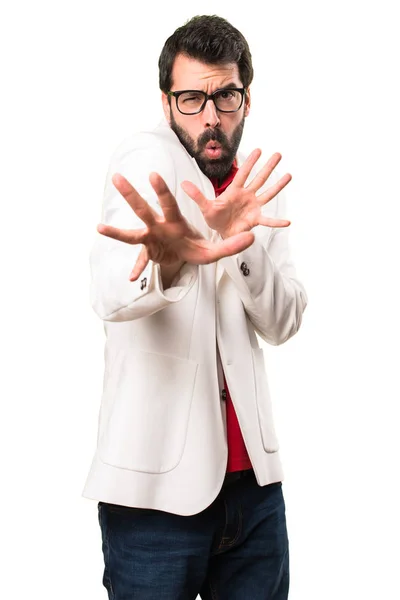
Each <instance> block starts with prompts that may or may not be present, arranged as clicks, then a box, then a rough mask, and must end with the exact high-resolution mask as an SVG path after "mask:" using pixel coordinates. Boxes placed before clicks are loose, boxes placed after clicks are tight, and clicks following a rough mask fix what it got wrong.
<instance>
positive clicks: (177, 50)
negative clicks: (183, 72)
mask: <svg viewBox="0 0 400 600" xmlns="http://www.w3.org/2000/svg"><path fill="white" fill-rule="evenodd" d="M178 54H184V55H185V56H188V57H189V58H194V59H196V60H199V61H201V62H203V63H206V64H210V65H216V64H223V63H236V64H237V65H238V69H239V74H240V79H241V80H242V84H243V86H244V87H245V88H247V87H248V86H249V85H250V83H251V82H252V79H253V65H252V62H251V54H250V50H249V45H248V43H247V41H246V39H245V38H244V36H243V35H242V34H241V33H240V31H238V30H237V29H236V28H235V27H233V25H231V24H230V23H228V21H226V20H225V19H223V18H222V17H217V16H216V15H212V16H211V15H203V16H197V17H193V18H192V19H190V21H187V23H185V25H182V27H178V29H177V30H176V31H175V32H174V33H173V34H172V35H171V36H170V37H169V38H168V39H167V41H166V42H165V44H164V48H163V49H162V51H161V54H160V58H159V60H158V68H159V82H160V89H161V90H162V91H163V92H165V93H167V92H169V91H170V89H171V86H172V67H173V64H174V60H175V58H176V56H177V55H178Z"/></svg>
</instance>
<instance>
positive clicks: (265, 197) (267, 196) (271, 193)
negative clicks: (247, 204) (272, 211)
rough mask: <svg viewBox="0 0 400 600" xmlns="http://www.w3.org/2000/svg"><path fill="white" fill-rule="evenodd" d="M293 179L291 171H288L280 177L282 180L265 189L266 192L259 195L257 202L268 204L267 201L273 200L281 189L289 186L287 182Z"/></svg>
mask: <svg viewBox="0 0 400 600" xmlns="http://www.w3.org/2000/svg"><path fill="white" fill-rule="evenodd" d="M291 180H292V176H291V174H290V173H286V175H284V176H283V177H281V178H280V180H279V181H278V182H277V183H275V184H274V185H271V187H270V188H268V189H267V190H265V192H263V193H262V194H260V195H259V196H257V202H258V203H259V204H260V205H263V204H267V202H269V201H270V200H272V198H275V196H276V195H277V194H279V192H280V191H281V190H283V188H284V187H286V186H287V184H288V183H289V182H290V181H291Z"/></svg>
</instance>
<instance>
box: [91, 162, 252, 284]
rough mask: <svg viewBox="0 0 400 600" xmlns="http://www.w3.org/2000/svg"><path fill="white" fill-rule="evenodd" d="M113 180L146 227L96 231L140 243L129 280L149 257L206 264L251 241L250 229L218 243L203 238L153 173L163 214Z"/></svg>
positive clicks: (166, 263)
mask: <svg viewBox="0 0 400 600" xmlns="http://www.w3.org/2000/svg"><path fill="white" fill-rule="evenodd" d="M113 183H114V185H115V187H116V188H117V190H118V191H119V192H120V193H121V194H122V196H123V197H124V198H125V200H126V201H127V202H128V204H129V205H130V207H131V208H132V210H133V211H134V212H135V213H136V215H137V216H138V217H139V218H140V219H141V220H142V221H143V222H144V224H145V225H146V227H145V228H143V229H135V230H126V229H119V228H117V227H112V226H110V225H103V224H101V225H99V226H98V227H97V230H98V231H99V233H101V234H103V235H106V236H108V237H111V238H114V239H116V240H120V241H121V242H126V243H128V244H143V248H142V250H141V252H140V254H139V257H138V259H137V261H136V265H135V266H134V269H133V271H132V273H131V276H130V279H131V280H132V281H135V280H136V279H138V277H139V276H140V275H141V273H142V272H143V271H144V269H145V267H146V265H147V264H148V262H149V261H150V260H152V261H154V262H156V263H159V264H161V265H164V266H170V265H173V264H176V263H179V262H188V263H192V264H198V265H202V264H208V263H212V262H216V261H217V260H219V259H220V258H223V257H224V256H231V255H233V254H237V253H238V252H241V251H242V250H245V249H246V248H248V247H249V246H250V245H251V244H252V243H253V241H254V234H252V233H250V232H247V233H240V234H238V235H234V236H232V237H230V238H229V239H227V240H224V241H223V242H222V243H214V242H210V241H209V240H206V239H205V238H204V237H203V236H202V235H201V233H200V232H199V231H197V230H196V229H195V228H194V227H193V226H192V225H190V223H188V222H187V221H186V219H185V218H184V217H183V215H182V213H181V212H180V210H179V207H178V204H177V202H176V200H175V198H174V196H173V195H172V194H171V192H170V190H169V189H168V186H167V184H166V183H165V181H164V180H163V179H162V178H161V177H160V175H158V174H157V173H152V174H151V175H150V183H151V185H152V187H153V189H154V191H155V192H156V194H157V196H158V199H159V203H160V206H161V209H162V212H163V216H161V215H159V214H158V213H157V212H156V211H155V210H154V209H153V208H151V206H149V204H148V203H147V202H146V201H145V200H144V199H143V198H142V197H141V196H140V194H138V192H137V191H136V190H135V189H134V188H133V187H132V185H131V184H130V183H129V181H127V180H126V179H125V178H124V177H123V176H122V175H120V174H115V175H114V176H113Z"/></svg>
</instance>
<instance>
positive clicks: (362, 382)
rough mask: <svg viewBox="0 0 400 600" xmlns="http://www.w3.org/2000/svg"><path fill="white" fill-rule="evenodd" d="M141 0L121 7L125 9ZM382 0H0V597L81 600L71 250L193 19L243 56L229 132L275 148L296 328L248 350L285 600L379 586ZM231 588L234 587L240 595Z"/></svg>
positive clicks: (94, 589) (391, 343)
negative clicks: (258, 362) (112, 162)
mask: <svg viewBox="0 0 400 600" xmlns="http://www.w3.org/2000/svg"><path fill="white" fill-rule="evenodd" d="M138 5H139V6H140V8H137V6H138ZM394 7H395V2H389V1H387V0H386V1H384V0H383V1H381V2H379V3H377V2H375V3H372V2H368V1H364V2H361V1H360V2H357V1H355V0H347V1H344V0H335V2H321V1H319V2H317V1H316V0H314V1H313V0H302V1H301V2H299V1H291V2H290V1H285V0H280V1H279V2H263V3H260V5H259V6H258V4H256V2H252V1H250V0H247V1H246V2H242V1H241V2H237V3H236V2H221V3H220V4H219V5H216V4H215V2H210V1H208V0H205V1H202V2H200V3H195V2H189V1H188V2H175V3H172V2H162V3H160V5H159V6H158V5H157V3H154V2H140V3H135V2H133V0H131V1H129V2H128V1H118V0H112V1H111V0H110V1H106V2H99V1H98V2H92V1H90V0H80V1H79V2H78V1H73V0H69V1H68V2H61V1H58V2H54V1H53V2H45V1H43V0H42V1H41V0H37V1H36V2H18V1H17V0H16V1H14V2H13V4H12V8H8V9H3V11H2V14H1V15H0V23H1V25H0V27H1V31H0V34H1V35H0V40H1V41H0V44H1V57H2V66H1V69H2V78H1V80H2V92H1V103H2V107H1V111H0V118H1V165H2V173H1V204H2V213H1V214H2V228H1V235H0V243H1V265H2V278H1V287H2V292H1V294H0V302H1V315H2V320H1V332H2V336H1V340H2V361H1V363H2V367H3V368H2V377H1V389H2V394H1V402H2V418H1V420H0V427H1V430H0V439H1V459H2V467H1V469H2V471H1V484H2V492H1V502H2V505H3V508H2V511H1V514H2V526H1V538H2V543H1V548H2V550H1V554H2V560H1V566H2V569H1V570H2V581H1V584H0V585H1V591H0V594H1V597H2V598H7V600H14V599H18V600H19V599H26V598H31V597H36V596H37V597H38V598H40V599H41V600H47V599H49V600H50V599H51V600H54V599H57V600H64V599H65V600H66V599H68V600H71V599H72V598H73V599H74V600H86V599H90V600H92V599H93V600H97V599H99V600H101V599H104V600H105V598H106V592H105V590H104V588H103V587H102V585H101V577H102V569H103V562H102V555H101V543H100V530H99V527H98V524H97V507H96V504H95V502H92V501H90V500H86V499H83V498H81V492H82V489H83V485H84V482H85V479H86V475H87V472H88V469H89V466H90V462H91V459H92V456H93V453H94V450H95V443H96V433H97V416H98V409H99V402H100V394H101V385H102V369H103V343H104V337H103V330H102V325H101V322H100V321H99V320H98V319H97V317H96V316H95V314H94V313H93V312H92V309H91V307H90V304H89V266H88V255H89V251H90V248H91V246H92V243H93V240H94V236H95V235H96V234H95V227H96V224H97V222H98V219H99V215H100V205H101V200H102V191H103V185H104V179H105V174H106V170H107V166H108V161H109V158H110V155H111V153H112V152H113V151H114V149H115V147H116V146H117V145H118V144H119V143H120V142H121V141H122V139H124V138H125V137H126V136H127V135H129V134H130V133H132V132H134V131H136V130H138V129H144V128H146V127H153V126H154V125H156V124H157V122H158V120H159V118H160V116H161V107H160V93H159V90H158V69H157V60H158V56H159V53H160V51H161V48H162V45H163V43H164V41H165V39H166V38H167V37H168V36H169V35H170V34H171V33H172V32H173V31H174V29H175V28H176V27H178V26H180V25H182V24H183V23H184V22H185V20H186V19H187V18H189V17H191V16H193V15H195V14H199V13H200V14H214V13H217V14H219V15H220V16H223V17H225V18H228V20H230V21H231V22H232V24H233V25H235V26H236V27H238V28H239V29H240V30H241V31H242V32H243V34H244V35H245V36H246V37H247V39H248V41H249V44H250V48H251V50H252V54H253V58H254V68H255V80H254V84H253V85H252V97H253V106H252V112H251V115H250V116H249V118H248V120H247V123H246V128H245V129H246V131H245V136H244V142H243V147H244V149H247V150H249V151H250V150H252V149H253V148H254V147H256V146H261V147H262V148H263V149H264V155H263V156H264V157H265V159H266V158H267V157H268V156H269V155H270V154H271V153H272V152H274V151H280V152H281V153H282V154H283V160H282V163H281V165H280V170H281V171H290V172H291V173H292V175H293V181H292V183H291V184H290V186H289V187H288V189H287V195H288V200H289V217H290V218H291V219H292V226H291V228H292V247H293V255H294V258H295V262H296V265H297V267H298V272H299V275H300V277H301V279H302V280H303V281H304V283H305V285H306V287H307V291H308V294H309V306H308V308H307V310H306V313H305V315H304V321H303V325H302V329H301V331H300V332H299V334H298V335H297V336H296V337H295V338H293V339H292V340H290V341H289V342H288V343H287V344H285V345H283V346H281V347H278V348H272V347H270V348H267V349H266V353H267V360H268V367H269V373H270V380H271V388H272V393H273V399H274V407H275V415H276V421H277V428H278V433H279V437H280V444H281V448H282V460H283V464H284V469H285V475H286V479H285V482H284V493H285V499H286V506H287V520H288V528H289V535H290V545H291V546H290V547H291V593H290V598H291V600H333V599H335V600H337V599H338V598H340V599H341V600H354V599H358V598H363V600H367V599H374V600H375V599H377V598H379V599H385V600H386V599H390V600H391V599H395V598H399V597H400V583H399V581H398V564H399V558H400V557H399V542H398V540H399V535H400V527H399V506H400V498H399V483H398V478H399V465H398V462H399V458H400V452H399V444H398V438H399V435H398V429H399V420H398V417H397V415H398V405H399V400H400V393H399V382H398V373H399V366H398V359H399V350H398V346H399V333H400V331H399V300H400V298H399V284H398V279H399V268H398V259H399V256H400V252H399V245H398V242H397V239H396V237H397V234H398V227H397V222H396V218H395V216H396V215H397V214H398V204H399V200H400V194H399V183H398V170H399V159H400V156H399V135H400V130H399V129H400V128H399V117H398V114H399V108H398V107H399V106H400V97H399V92H398V79H399V58H398V57H399V54H400V49H399V47H398V39H399V35H398V24H396V19H395V11H394ZM244 600H247V599H244Z"/></svg>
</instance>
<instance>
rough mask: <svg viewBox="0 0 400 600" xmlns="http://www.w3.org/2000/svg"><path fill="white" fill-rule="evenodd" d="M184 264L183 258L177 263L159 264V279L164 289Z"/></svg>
mask: <svg viewBox="0 0 400 600" xmlns="http://www.w3.org/2000/svg"><path fill="white" fill-rule="evenodd" d="M184 264H185V261H183V260H182V261H179V262H177V263H173V264H172V265H163V264H160V272H161V280H162V283H163V287H164V289H167V288H169V287H170V286H171V283H172V282H173V280H174V279H175V277H176V275H177V274H178V273H179V271H180V270H181V268H182V267H183V265H184Z"/></svg>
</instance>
